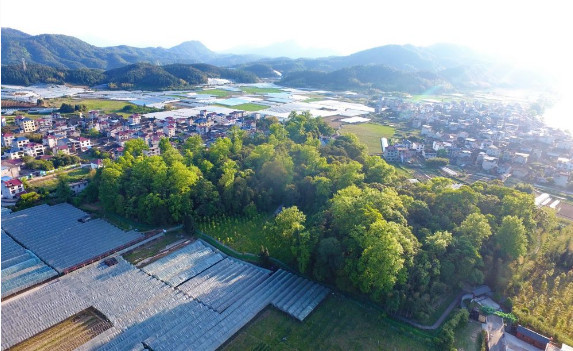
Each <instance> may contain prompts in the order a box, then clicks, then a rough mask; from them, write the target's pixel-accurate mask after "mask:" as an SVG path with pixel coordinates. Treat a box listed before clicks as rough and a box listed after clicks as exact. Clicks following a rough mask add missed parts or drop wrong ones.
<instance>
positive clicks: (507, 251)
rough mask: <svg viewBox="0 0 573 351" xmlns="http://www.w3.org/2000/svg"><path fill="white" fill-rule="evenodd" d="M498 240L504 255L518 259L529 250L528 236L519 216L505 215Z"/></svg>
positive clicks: (497, 235)
mask: <svg viewBox="0 0 573 351" xmlns="http://www.w3.org/2000/svg"><path fill="white" fill-rule="evenodd" d="M496 241H497V243H498V245H499V248H500V250H501V252H502V253H503V255H504V256H505V257H507V258H509V259H516V258H518V257H519V256H523V255H525V253H526V252H527V236H526V234H525V226H524V225H523V222H522V220H521V219H520V218H519V217H517V216H505V217H503V219H502V221H501V225H500V226H499V229H498V231H497V234H496Z"/></svg>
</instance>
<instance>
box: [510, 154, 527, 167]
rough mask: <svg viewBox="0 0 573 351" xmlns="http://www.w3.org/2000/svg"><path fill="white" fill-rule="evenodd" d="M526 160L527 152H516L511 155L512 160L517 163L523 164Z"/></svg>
mask: <svg viewBox="0 0 573 351" xmlns="http://www.w3.org/2000/svg"><path fill="white" fill-rule="evenodd" d="M528 160H529V154H525V153H522V152H516V153H515V154H514V155H513V162H515V163H519V164H522V165H524V164H526V163H527V161H528Z"/></svg>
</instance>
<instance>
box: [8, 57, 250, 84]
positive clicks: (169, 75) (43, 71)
mask: <svg viewBox="0 0 573 351" xmlns="http://www.w3.org/2000/svg"><path fill="white" fill-rule="evenodd" d="M208 78H224V79H229V80H232V81H234V82H237V83H255V82H257V81H258V77H257V76H255V75H254V74H253V73H250V72H245V71H241V70H236V69H229V68H221V67H217V66H213V65H207V64H189V65H185V64H173V65H166V66H157V65H151V64H147V63H138V64H133V65H129V66H125V67H121V68H116V69H112V70H109V71H101V70H96V69H77V70H68V69H57V68H53V67H49V66H44V65H27V66H26V69H24V67H23V66H22V65H3V66H2V83H4V84H15V85H32V84H38V83H49V84H64V83H68V84H74V85H87V86H94V85H101V84H106V85H107V87H108V88H109V89H149V90H165V89H182V88H188V87H190V86H194V85H198V84H206V83H207V79H208Z"/></svg>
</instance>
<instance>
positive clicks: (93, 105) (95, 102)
mask: <svg viewBox="0 0 573 351" xmlns="http://www.w3.org/2000/svg"><path fill="white" fill-rule="evenodd" d="M46 103H47V104H48V105H49V106H50V107H60V106H61V105H62V104H63V103H66V104H72V105H86V107H87V110H88V111H90V110H100V111H102V112H107V113H121V112H122V111H121V109H122V108H123V107H124V106H125V105H133V104H132V103H129V102H127V101H116V100H102V99H72V98H57V99H48V100H46ZM133 106H135V105H133Z"/></svg>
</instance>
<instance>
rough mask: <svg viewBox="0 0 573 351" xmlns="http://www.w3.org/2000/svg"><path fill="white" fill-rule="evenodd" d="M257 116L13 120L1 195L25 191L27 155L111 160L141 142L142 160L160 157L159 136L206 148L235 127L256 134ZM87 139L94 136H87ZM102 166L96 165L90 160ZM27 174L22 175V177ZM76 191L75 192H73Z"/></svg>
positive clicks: (96, 114) (96, 115) (93, 114)
mask: <svg viewBox="0 0 573 351" xmlns="http://www.w3.org/2000/svg"><path fill="white" fill-rule="evenodd" d="M259 118H260V114H258V113H252V114H248V113H247V112H245V111H232V112H231V113H229V114H223V113H215V112H208V111H207V110H200V111H198V113H197V114H196V115H193V116H189V117H186V118H182V117H181V118H173V117H166V118H164V119H158V118H146V117H144V116H142V115H139V114H133V115H131V116H129V117H128V118H124V117H123V116H121V115H118V114H106V113H102V112H100V111H89V113H87V114H86V115H85V116H84V115H83V114H81V113H80V114H79V115H74V116H72V117H62V116H61V115H60V114H58V113H53V114H51V115H47V116H43V117H42V118H38V119H31V118H28V117H24V116H16V117H15V118H14V122H15V125H16V127H17V128H16V129H15V132H14V133H6V134H3V135H2V147H3V150H4V152H3V154H2V197H4V198H8V199H13V198H16V197H18V196H19V195H20V194H21V193H22V192H23V191H24V189H23V185H22V184H16V183H18V182H20V183H21V181H20V180H18V179H17V178H18V177H21V176H22V175H20V171H21V170H22V167H23V166H24V164H23V162H22V160H21V159H22V158H24V157H25V156H30V157H33V158H36V159H44V160H49V159H50V158H51V157H52V155H54V154H57V153H64V154H71V155H81V154H82V153H84V152H86V151H89V150H90V149H92V148H95V149H98V150H101V151H103V152H107V153H109V155H110V156H111V157H112V158H117V157H119V156H121V155H123V151H124V145H125V142H126V141H128V140H131V139H143V140H144V141H145V143H146V144H147V146H148V149H147V150H145V151H144V154H145V155H146V156H153V155H159V154H160V149H159V142H160V140H161V139H162V138H180V139H181V140H185V139H187V138H188V137H190V136H193V135H201V137H202V139H203V140H204V141H205V143H206V144H210V143H211V142H213V141H214V140H215V139H216V138H219V137H222V136H225V135H226V134H227V131H228V130H229V129H230V128H231V127H233V126H237V127H239V128H241V129H242V130H245V131H247V132H254V131H256V121H257V119H259ZM30 134H34V135H36V138H34V139H35V140H36V139H38V138H39V136H38V135H41V138H42V143H38V142H33V141H30V138H29V137H28V136H29V135H30ZM82 135H83V136H82ZM86 135H93V136H94V137H92V138H86V137H85V136H86ZM94 165H95V166H94V168H95V167H101V161H100V162H94ZM23 176H26V175H23ZM73 190H75V189H73Z"/></svg>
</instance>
